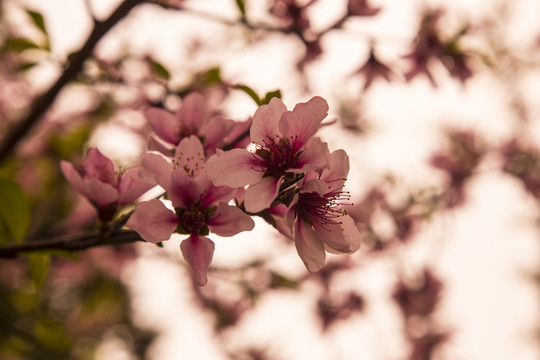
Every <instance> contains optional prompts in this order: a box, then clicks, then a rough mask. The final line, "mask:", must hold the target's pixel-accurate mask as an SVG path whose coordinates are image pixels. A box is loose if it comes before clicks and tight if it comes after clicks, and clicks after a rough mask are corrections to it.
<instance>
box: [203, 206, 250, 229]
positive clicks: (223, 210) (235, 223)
mask: <svg viewBox="0 0 540 360" xmlns="http://www.w3.org/2000/svg"><path fill="white" fill-rule="evenodd" d="M254 226H255V223H254V222H253V219H251V217H250V216H249V215H247V214H246V213H245V212H243V211H242V210H240V209H239V208H237V207H236V206H230V205H227V204H226V203H224V202H222V203H220V204H219V205H218V208H217V209H216V211H215V213H214V214H212V216H211V218H210V219H209V220H208V227H209V228H210V231H212V232H213V233H215V234H217V235H219V236H233V235H236V234H238V233H239V232H242V231H249V230H252V229H253V227H254Z"/></svg>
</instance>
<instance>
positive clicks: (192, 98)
mask: <svg viewBox="0 0 540 360" xmlns="http://www.w3.org/2000/svg"><path fill="white" fill-rule="evenodd" d="M178 116H179V118H180V123H181V124H182V127H183V128H187V129H188V130H189V133H188V134H187V135H192V134H198V133H199V131H200V129H201V127H202V126H203V124H204V119H205V116H206V111H205V106H204V98H203V97H202V95H201V94H199V93H196V92H193V93H190V94H189V95H187V96H186V97H185V98H184V102H183V103H182V107H181V108H180V110H178Z"/></svg>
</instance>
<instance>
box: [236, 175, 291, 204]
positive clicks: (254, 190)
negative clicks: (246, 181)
mask: <svg viewBox="0 0 540 360" xmlns="http://www.w3.org/2000/svg"><path fill="white" fill-rule="evenodd" d="M282 182H283V178H282V177H281V178H275V177H271V176H268V177H265V178H264V179H262V180H261V181H259V182H258V183H256V184H253V185H251V186H250V187H248V188H247V190H246V196H245V198H244V205H245V206H246V210H247V211H248V212H250V213H258V212H259V211H262V210H264V209H267V208H269V207H270V205H272V202H273V201H274V199H275V198H276V196H277V194H278V192H279V186H280V185H281V183H282Z"/></svg>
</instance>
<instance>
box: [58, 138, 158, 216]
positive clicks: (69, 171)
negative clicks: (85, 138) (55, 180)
mask: <svg viewBox="0 0 540 360" xmlns="http://www.w3.org/2000/svg"><path fill="white" fill-rule="evenodd" d="M60 168H61V170H62V173H63V174H64V176H65V178H66V179H67V180H68V181H69V182H70V183H71V185H73V187H74V188H75V189H76V190H77V191H78V192H79V193H81V194H82V195H83V196H85V197H86V198H87V199H88V200H89V201H90V202H91V203H92V205H94V207H96V208H97V209H98V213H99V217H100V220H102V221H103V222H108V221H110V220H111V219H112V217H113V216H114V214H115V213H116V210H117V208H118V207H119V206H124V205H127V204H130V203H132V202H134V201H135V200H136V199H137V198H139V197H140V196H141V195H143V194H144V193H145V192H147V191H148V190H149V189H151V188H152V187H153V186H154V185H153V184H151V183H148V182H146V181H144V180H143V179H141V177H140V170H141V169H140V168H139V167H134V168H131V169H128V170H126V171H116V170H115V167H114V164H113V162H112V161H111V160H110V159H109V158H108V157H106V156H104V155H103V154H102V153H101V152H100V151H99V150H98V149H97V148H90V149H89V150H88V153H87V155H86V158H85V159H84V160H83V162H82V164H77V165H74V164H72V163H70V162H67V161H65V160H62V161H61V162H60Z"/></svg>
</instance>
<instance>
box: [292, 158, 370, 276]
mask: <svg viewBox="0 0 540 360" xmlns="http://www.w3.org/2000/svg"><path fill="white" fill-rule="evenodd" d="M329 163H330V166H329V168H327V169H324V170H322V171H310V172H309V173H307V174H306V177H305V179H304V180H303V184H301V187H300V191H299V192H297V193H296V194H295V195H294V198H293V200H292V202H291V204H290V205H289V210H288V212H287V214H286V219H287V222H288V223H289V226H290V228H291V229H292V236H293V238H294V242H295V245H296V249H297V251H298V254H299V255H300V258H301V259H302V261H303V262H304V264H305V265H306V268H307V269H308V270H309V271H311V272H314V271H318V270H320V269H321V268H322V267H323V265H324V262H325V258H326V253H325V251H328V252H331V253H346V254H350V253H353V252H355V251H356V250H358V249H359V248H360V243H361V235H360V232H359V230H358V228H357V227H356V224H355V222H354V220H353V219H352V218H351V217H350V216H349V215H348V214H347V211H345V210H344V209H343V208H342V207H341V206H340V205H343V201H347V200H348V199H349V195H348V194H347V193H345V192H343V185H344V183H345V177H346V176H347V174H348V173H349V158H348V156H347V154H346V153H345V151H343V150H337V151H334V152H333V153H332V154H331V155H330V161H329Z"/></svg>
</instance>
